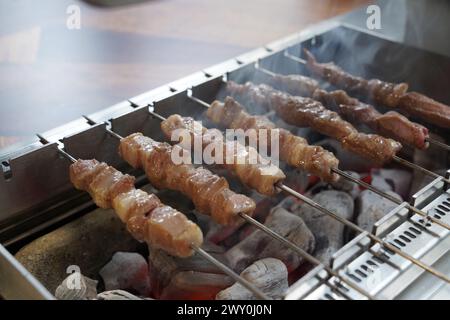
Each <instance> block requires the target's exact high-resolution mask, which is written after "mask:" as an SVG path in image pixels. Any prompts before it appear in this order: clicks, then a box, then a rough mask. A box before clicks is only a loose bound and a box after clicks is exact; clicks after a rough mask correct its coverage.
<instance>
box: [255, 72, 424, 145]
mask: <svg viewBox="0 0 450 320" xmlns="http://www.w3.org/2000/svg"><path fill="white" fill-rule="evenodd" d="M258 70H260V71H262V72H263V73H265V74H268V75H269V76H270V80H269V83H270V85H272V86H273V87H274V88H275V89H278V90H281V91H285V92H287V93H289V94H291V95H294V96H306V97H310V98H313V99H314V100H317V101H320V102H321V103H322V104H324V106H326V107H327V108H329V109H331V110H333V111H336V112H337V113H338V114H339V115H340V116H342V117H343V118H344V119H345V120H347V121H349V122H351V123H353V124H364V125H367V126H368V127H369V128H371V129H372V130H374V131H375V132H376V133H378V134H380V135H382V136H385V137H388V138H392V139H394V140H397V141H399V142H401V143H403V144H407V145H410V146H412V147H415V148H418V149H426V148H427V147H428V145H429V144H428V139H429V135H428V129H427V128H425V127H424V126H422V125H420V124H417V123H415V122H412V121H409V120H408V118H406V117H405V116H403V115H401V114H399V113H398V112H395V111H389V112H387V113H385V114H382V113H380V112H378V111H377V110H376V109H375V108H374V107H373V106H371V105H369V104H366V103H363V102H361V101H359V100H358V99H356V98H353V97H350V96H349V95H348V94H347V93H346V92H345V91H343V90H335V91H330V92H328V91H326V90H323V89H321V88H320V86H319V83H318V82H317V81H316V80H314V79H312V78H309V77H305V76H302V75H281V74H276V73H273V72H271V71H269V70H266V69H263V68H261V67H259V66H258Z"/></svg>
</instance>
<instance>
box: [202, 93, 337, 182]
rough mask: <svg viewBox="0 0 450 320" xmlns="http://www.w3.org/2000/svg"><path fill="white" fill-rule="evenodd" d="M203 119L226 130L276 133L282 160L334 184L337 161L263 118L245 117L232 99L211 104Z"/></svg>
mask: <svg viewBox="0 0 450 320" xmlns="http://www.w3.org/2000/svg"><path fill="white" fill-rule="evenodd" d="M206 115H207V117H208V118H209V119H210V120H211V121H212V122H214V123H215V124H217V125H220V126H222V127H225V128H230V129H243V130H248V129H253V130H260V129H264V130H268V131H271V130H278V134H279V151H280V159H281V160H283V161H285V162H286V163H288V164H289V165H291V166H293V167H297V168H300V169H302V170H305V171H307V172H309V173H311V174H314V175H317V176H319V177H320V178H321V179H323V180H325V181H328V182H332V181H337V179H338V178H339V176H338V175H337V174H336V173H334V172H332V168H337V167H338V164H339V160H338V159H336V157H335V156H334V155H333V154H332V153H331V152H329V151H327V150H325V149H323V148H322V147H319V146H311V145H309V144H308V142H307V141H306V139H304V138H302V137H298V136H295V135H293V134H292V133H290V132H289V131H288V130H285V129H281V128H276V126H275V124H274V123H273V122H271V121H270V120H269V119H268V118H267V117H265V116H252V115H250V114H248V113H247V112H245V111H244V108H243V107H242V105H240V104H239V103H238V102H237V101H236V100H234V99H233V98H231V97H226V98H225V101H224V102H223V103H222V102H220V101H218V100H216V101H214V102H213V103H212V104H211V105H210V107H209V108H208V110H207V111H206ZM259 142H260V143H261V141H259ZM262 143H266V144H268V147H269V148H270V141H269V140H268V141H267V142H265V141H262Z"/></svg>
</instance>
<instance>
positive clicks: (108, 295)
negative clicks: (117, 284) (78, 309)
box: [97, 290, 144, 300]
mask: <svg viewBox="0 0 450 320" xmlns="http://www.w3.org/2000/svg"><path fill="white" fill-rule="evenodd" d="M97 300H144V299H143V298H139V297H137V296H135V295H133V294H131V293H129V292H126V291H124V290H111V291H104V292H102V293H99V294H98V295H97Z"/></svg>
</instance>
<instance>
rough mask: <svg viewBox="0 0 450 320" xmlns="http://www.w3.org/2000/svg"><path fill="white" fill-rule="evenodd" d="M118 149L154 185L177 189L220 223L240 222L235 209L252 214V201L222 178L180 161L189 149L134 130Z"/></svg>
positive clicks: (121, 142)
mask: <svg viewBox="0 0 450 320" xmlns="http://www.w3.org/2000/svg"><path fill="white" fill-rule="evenodd" d="M119 152H120V154H121V156H122V157H123V159H124V160H125V161H127V162H128V163H129V164H130V165H132V166H133V167H135V168H142V169H144V171H145V173H146V174H147V177H148V179H149V180H150V182H151V183H152V184H153V185H154V186H155V187H157V188H165V189H171V190H176V191H180V192H181V193H183V194H185V195H186V196H188V197H189V198H190V199H191V200H192V202H193V203H194V205H195V206H196V208H197V210H198V211H199V212H200V213H203V214H206V215H210V216H211V217H212V218H213V219H214V220H215V221H216V222H218V223H220V224H225V225H228V224H235V223H239V222H241V219H240V217H239V215H238V213H245V214H249V215H251V214H252V213H253V211H254V209H255V203H254V201H253V200H252V199H250V198H248V197H247V196H245V195H241V194H236V193H234V192H233V191H231V190H230V189H229V186H228V182H227V181H226V180H225V179H224V178H221V177H218V176H217V175H215V174H213V173H212V172H211V171H209V170H206V169H204V168H202V167H199V168H195V167H194V166H193V165H192V164H186V163H183V162H182V161H180V160H181V158H182V154H183V153H185V154H186V153H188V151H186V150H183V149H182V148H181V147H180V146H173V147H172V146H171V145H169V144H167V143H161V142H157V141H155V140H153V139H151V138H149V137H145V136H143V135H142V134H141V133H134V134H131V135H129V136H128V137H125V138H123V139H121V141H120V145H119ZM189 159H190V156H189Z"/></svg>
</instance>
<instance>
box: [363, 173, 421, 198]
mask: <svg viewBox="0 0 450 320" xmlns="http://www.w3.org/2000/svg"><path fill="white" fill-rule="evenodd" d="M378 177H381V178H383V179H384V180H385V181H386V183H387V184H388V185H389V187H390V188H389V189H387V187H386V189H383V190H391V191H394V192H395V193H397V194H399V195H401V196H403V197H407V196H408V194H409V190H410V186H411V179H412V174H411V172H409V171H406V170H400V169H376V170H372V185H374V178H375V185H376V184H377V183H378V181H377V178H378ZM375 185H374V186H375ZM379 187H383V186H382V185H379Z"/></svg>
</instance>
